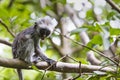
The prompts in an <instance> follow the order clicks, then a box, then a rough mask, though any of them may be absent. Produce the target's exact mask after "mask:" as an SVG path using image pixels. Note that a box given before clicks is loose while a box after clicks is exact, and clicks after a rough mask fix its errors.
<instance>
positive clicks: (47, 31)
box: [34, 16, 57, 40]
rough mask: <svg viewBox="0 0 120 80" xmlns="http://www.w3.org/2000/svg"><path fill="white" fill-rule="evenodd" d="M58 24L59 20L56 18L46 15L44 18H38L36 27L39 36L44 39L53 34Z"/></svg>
mask: <svg viewBox="0 0 120 80" xmlns="http://www.w3.org/2000/svg"><path fill="white" fill-rule="evenodd" d="M56 25H57V21H56V20H55V19H53V18H51V17H49V16H45V17H44V18H39V19H37V20H36V22H35V26H34V27H35V29H36V32H37V33H38V35H39V37H40V38H41V39H42V40H44V39H45V38H47V37H49V35H51V34H52V32H53V30H54V28H55V26H56Z"/></svg>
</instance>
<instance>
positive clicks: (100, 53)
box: [55, 30, 120, 66]
mask: <svg viewBox="0 0 120 80" xmlns="http://www.w3.org/2000/svg"><path fill="white" fill-rule="evenodd" d="M55 31H56V30H55ZM56 32H58V31H56ZM58 33H59V34H60V35H62V36H64V37H65V38H67V39H69V40H71V41H72V42H74V43H76V44H78V45H81V46H83V47H85V48H87V49H89V50H92V51H94V52H96V53H98V54H99V55H101V56H103V57H105V58H106V59H108V60H110V61H112V62H113V63H114V64H115V65H117V66H120V65H119V64H118V63H117V62H116V61H114V60H112V59H110V58H109V57H107V56H106V55H104V54H103V53H102V52H100V51H98V50H95V49H92V48H90V47H88V46H86V45H84V44H82V43H80V42H78V41H76V40H73V39H71V38H69V37H67V36H66V35H64V34H62V33H60V32H58Z"/></svg>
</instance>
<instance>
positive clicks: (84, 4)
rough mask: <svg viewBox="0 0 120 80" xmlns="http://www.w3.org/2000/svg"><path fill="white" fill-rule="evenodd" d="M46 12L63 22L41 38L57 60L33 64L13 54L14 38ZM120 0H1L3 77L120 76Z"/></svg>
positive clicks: (93, 79) (67, 79)
mask: <svg viewBox="0 0 120 80" xmlns="http://www.w3.org/2000/svg"><path fill="white" fill-rule="evenodd" d="M45 16H50V17H52V18H55V19H56V20H57V22H58V25H57V26H56V28H55V30H54V32H53V34H52V35H51V36H50V37H49V38H47V39H45V40H43V41H40V44H39V45H40V46H41V49H42V51H43V52H44V53H45V55H47V56H48V57H49V58H50V59H53V60H55V61H57V62H56V68H51V66H49V65H48V64H47V63H46V62H45V61H40V62H38V63H36V64H34V66H32V67H29V66H28V64H27V63H25V62H23V61H21V60H18V59H13V55H12V48H11V47H12V43H13V41H14V38H15V37H16V36H17V34H18V33H20V32H21V31H23V30H25V29H27V28H29V27H31V26H34V24H35V21H36V19H38V18H42V17H45ZM119 38H120V0H9V1H8V0H0V80H18V75H17V72H16V70H15V69H16V68H21V69H22V72H23V76H24V80H119V79H120V64H119V62H120V39H119Z"/></svg>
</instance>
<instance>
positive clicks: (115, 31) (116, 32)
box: [110, 28, 120, 35]
mask: <svg viewBox="0 0 120 80" xmlns="http://www.w3.org/2000/svg"><path fill="white" fill-rule="evenodd" d="M110 35H120V29H115V28H114V29H113V28H111V29H110Z"/></svg>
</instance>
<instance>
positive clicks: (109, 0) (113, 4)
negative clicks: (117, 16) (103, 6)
mask: <svg viewBox="0 0 120 80" xmlns="http://www.w3.org/2000/svg"><path fill="white" fill-rule="evenodd" d="M106 2H107V3H109V4H110V5H111V7H112V8H113V9H115V10H116V11H117V12H119V13H120V8H119V7H118V6H117V5H116V4H115V3H114V2H113V1H112V0H106Z"/></svg>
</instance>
